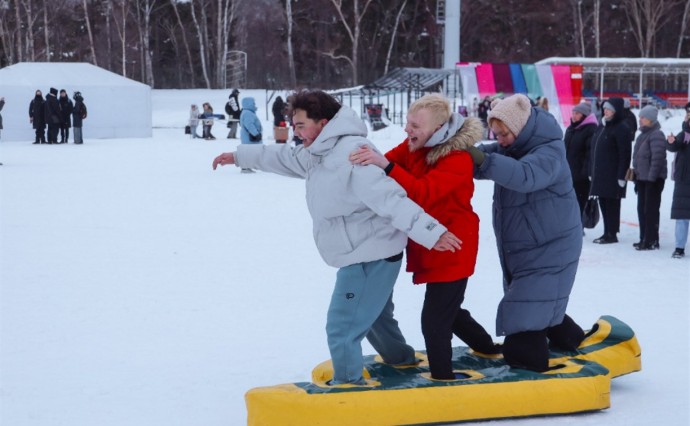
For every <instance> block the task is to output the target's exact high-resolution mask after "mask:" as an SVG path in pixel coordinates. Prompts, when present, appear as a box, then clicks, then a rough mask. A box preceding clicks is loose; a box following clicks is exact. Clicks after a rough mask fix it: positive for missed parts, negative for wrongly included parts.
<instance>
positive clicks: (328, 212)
mask: <svg viewBox="0 0 690 426" xmlns="http://www.w3.org/2000/svg"><path fill="white" fill-rule="evenodd" d="M366 135H367V128H366V125H365V124H364V122H362V120H361V119H359V117H357V115H356V114H355V112H354V111H353V110H351V109H350V108H348V107H345V106H343V107H341V109H340V111H338V113H337V114H336V115H335V117H333V119H332V120H330V121H329V122H328V123H327V124H326V126H325V127H324V128H323V130H322V131H321V133H320V134H319V136H318V137H317V138H316V140H315V141H314V142H313V143H312V144H311V145H310V146H309V147H308V148H304V146H298V147H296V148H292V147H291V146H289V145H286V146H279V145H240V146H238V147H237V148H238V149H237V152H236V153H235V165H237V166H238V167H242V168H253V169H254V168H255V169H259V170H263V171H267V172H273V173H278V174H282V175H285V176H291V177H297V178H303V179H306V188H307V190H306V197H307V206H308V208H309V213H310V214H311V217H312V220H313V233H314V241H315V242H316V247H317V248H318V250H319V253H320V254H321V257H322V258H323V259H324V260H325V261H326V263H327V264H329V265H331V266H334V267H337V268H340V267H344V266H348V265H353V264H356V263H362V262H370V261H374V260H380V259H385V258H387V257H391V256H394V255H396V254H398V253H400V252H401V251H402V250H403V249H404V248H405V246H406V245H407V238H408V236H409V237H410V238H411V239H412V240H414V241H416V242H417V243H419V244H421V245H423V246H424V247H426V248H428V249H431V248H432V247H433V246H434V244H435V243H436V242H437V241H438V239H439V238H440V236H441V235H442V234H443V233H444V232H445V231H446V228H445V227H444V226H443V225H441V224H440V223H439V222H438V221H437V220H436V219H434V218H433V217H431V216H429V215H428V214H426V213H425V212H424V210H423V209H422V208H421V207H419V206H418V205H417V204H415V203H414V202H413V201H412V200H410V199H409V198H407V194H406V193H405V191H404V190H403V189H402V187H400V185H398V184H397V183H396V182H395V181H394V180H393V179H391V178H389V177H387V176H386V174H385V173H384V171H383V170H381V169H380V168H379V167H376V166H373V165H369V166H359V165H353V164H352V163H351V162H350V160H349V155H350V153H351V152H352V151H354V150H355V149H357V148H358V147H360V146H363V145H369V146H371V147H372V148H374V149H375V147H374V146H373V145H372V143H371V142H370V141H369V140H367V139H366Z"/></svg>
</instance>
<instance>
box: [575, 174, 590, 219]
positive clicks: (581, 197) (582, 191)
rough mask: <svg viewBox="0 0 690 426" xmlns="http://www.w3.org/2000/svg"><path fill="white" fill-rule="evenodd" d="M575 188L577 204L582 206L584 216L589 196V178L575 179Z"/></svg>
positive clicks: (581, 210)
mask: <svg viewBox="0 0 690 426" xmlns="http://www.w3.org/2000/svg"><path fill="white" fill-rule="evenodd" d="M573 188H574V189H575V196H576V197H577V204H578V205H579V206H580V217H582V212H583V211H584V210H585V203H586V202H587V198H589V179H584V180H576V181H574V182H573Z"/></svg>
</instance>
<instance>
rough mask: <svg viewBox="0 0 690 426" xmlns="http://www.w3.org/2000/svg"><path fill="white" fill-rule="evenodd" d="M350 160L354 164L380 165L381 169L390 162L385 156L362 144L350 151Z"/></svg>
mask: <svg viewBox="0 0 690 426" xmlns="http://www.w3.org/2000/svg"><path fill="white" fill-rule="evenodd" d="M350 161H352V162H353V163H354V164H360V165H362V166H366V165H369V164H373V165H375V166H379V167H381V168H382V169H385V168H386V167H388V164H389V163H390V161H388V160H387V159H386V157H384V156H383V155H381V154H379V153H378V152H376V151H374V150H373V149H371V147H370V146H368V145H363V146H361V147H359V148H357V149H356V150H355V151H352V153H351V154H350Z"/></svg>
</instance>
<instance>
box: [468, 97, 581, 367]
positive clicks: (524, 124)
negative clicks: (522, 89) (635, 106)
mask: <svg viewBox="0 0 690 426" xmlns="http://www.w3.org/2000/svg"><path fill="white" fill-rule="evenodd" d="M488 120H489V126H490V128H491V131H492V132H493V133H494V134H495V135H496V137H497V138H498V139H497V141H498V142H494V143H490V144H486V143H485V144H482V145H478V146H472V147H469V148H467V151H468V152H469V153H470V155H471V156H472V160H473V162H474V164H475V165H476V167H475V177H476V178H479V179H490V180H493V181H494V197H493V200H494V201H493V226H494V233H495V235H496V245H497V247H498V256H499V260H500V262H501V269H502V270H503V299H502V300H501V302H500V304H499V306H498V314H497V318H496V328H497V333H498V334H499V335H503V336H506V338H505V340H504V342H503V357H504V358H505V360H506V362H507V363H508V365H510V366H511V367H513V368H525V369H528V370H533V371H546V370H548V368H549V345H551V346H554V347H557V348H560V349H564V350H571V351H574V350H576V349H577V348H578V346H579V345H580V343H582V341H583V340H584V338H585V334H584V332H583V331H582V328H580V326H578V325H577V324H576V323H575V321H573V320H572V318H570V317H569V316H568V315H566V313H565V311H566V308H567V306H568V299H569V297H570V292H571V290H572V288H573V283H574V282H575V274H576V272H577V267H578V262H579V260H580V253H581V251H582V221H581V218H580V215H579V210H578V208H577V198H576V197H575V190H574V189H573V182H572V179H571V177H570V168H569V167H568V161H567V159H566V155H565V144H564V143H563V131H562V130H561V127H560V125H559V124H558V122H557V121H556V119H555V118H554V116H553V115H551V114H549V113H548V112H546V111H544V110H543V109H541V108H532V106H531V103H530V100H529V99H528V98H527V97H526V96H525V95H522V94H517V95H513V96H510V97H507V98H505V99H503V100H494V101H493V102H492V104H491V112H489V116H488Z"/></svg>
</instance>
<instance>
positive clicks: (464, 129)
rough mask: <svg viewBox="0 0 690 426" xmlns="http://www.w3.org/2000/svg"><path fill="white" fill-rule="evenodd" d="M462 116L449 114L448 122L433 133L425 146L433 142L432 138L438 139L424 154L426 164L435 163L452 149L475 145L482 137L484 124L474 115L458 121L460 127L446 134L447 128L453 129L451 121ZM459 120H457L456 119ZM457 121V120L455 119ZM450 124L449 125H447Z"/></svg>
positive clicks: (457, 149) (461, 149)
mask: <svg viewBox="0 0 690 426" xmlns="http://www.w3.org/2000/svg"><path fill="white" fill-rule="evenodd" d="M456 116H458V117H461V118H464V117H462V116H461V115H460V114H457V113H454V114H453V115H451V119H450V120H449V123H446V124H444V125H443V127H441V128H440V129H439V130H438V131H437V132H436V133H434V134H433V135H432V136H431V138H430V139H429V142H427V144H426V146H429V145H430V143H431V144H433V141H434V140H440V141H439V142H438V143H436V144H435V146H434V147H433V148H432V149H431V151H429V153H428V154H427V155H426V162H427V164H431V165H433V164H436V162H437V161H438V160H439V159H441V158H442V157H445V156H446V155H448V154H450V153H451V152H452V151H465V150H467V148H469V147H471V146H474V145H476V143H477V142H479V141H480V140H481V139H482V136H483V134H484V125H483V124H482V122H481V120H479V119H478V118H475V117H468V118H464V120H463V121H461V122H460V126H461V127H460V128H459V129H458V130H457V131H456V132H455V134H453V135H452V136H450V137H448V136H446V135H447V133H449V132H448V130H449V129H453V126H452V123H453V121H454V119H455V120H457V117H456ZM458 121H459V120H458ZM456 122H457V121H456ZM449 124H450V126H449Z"/></svg>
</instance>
